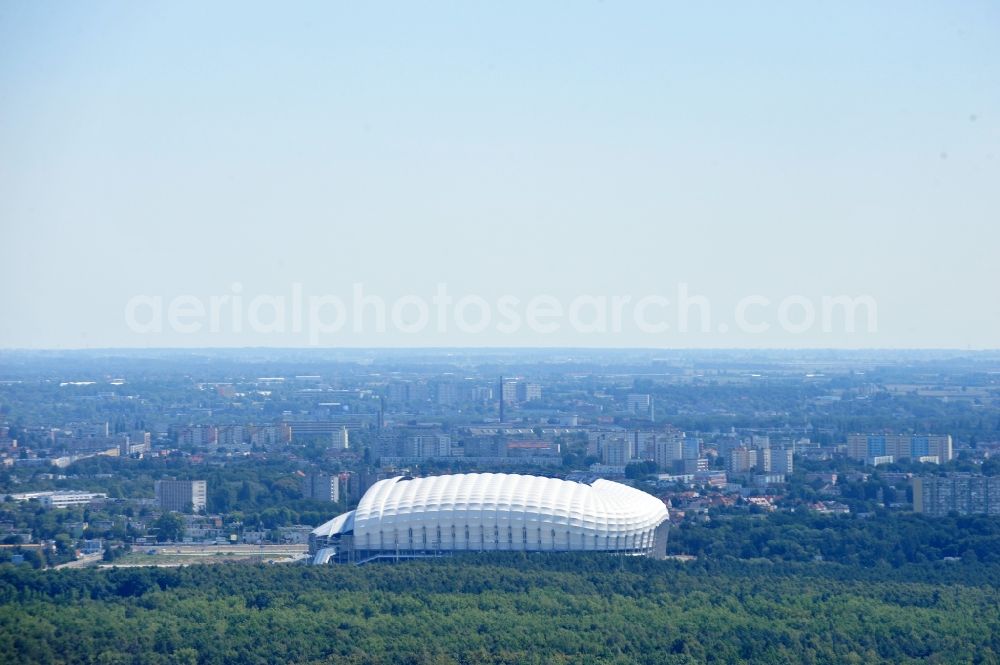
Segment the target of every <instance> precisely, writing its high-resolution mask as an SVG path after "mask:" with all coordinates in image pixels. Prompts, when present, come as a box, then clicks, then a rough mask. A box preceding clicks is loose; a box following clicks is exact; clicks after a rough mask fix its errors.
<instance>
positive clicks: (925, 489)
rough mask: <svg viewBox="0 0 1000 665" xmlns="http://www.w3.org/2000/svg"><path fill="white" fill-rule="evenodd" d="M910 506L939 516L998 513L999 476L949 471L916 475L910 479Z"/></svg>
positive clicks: (915, 509) (999, 496)
mask: <svg viewBox="0 0 1000 665" xmlns="http://www.w3.org/2000/svg"><path fill="white" fill-rule="evenodd" d="M912 482H913V510H914V511H916V512H918V513H923V514H925V515H931V516H934V517H940V516H943V515H947V514H948V513H952V512H955V513H958V514H959V515H974V514H984V515H1000V476H979V475H973V474H971V473H951V474H948V475H947V476H917V477H915V478H914V479H913V481H912Z"/></svg>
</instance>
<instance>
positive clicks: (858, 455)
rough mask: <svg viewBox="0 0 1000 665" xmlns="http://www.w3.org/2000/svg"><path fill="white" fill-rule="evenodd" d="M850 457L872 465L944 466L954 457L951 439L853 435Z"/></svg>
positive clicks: (948, 437)
mask: <svg viewBox="0 0 1000 665" xmlns="http://www.w3.org/2000/svg"><path fill="white" fill-rule="evenodd" d="M847 456H848V457H850V458H851V459H856V460H860V461H863V462H866V463H868V464H872V463H873V461H874V459H875V458H882V459H883V460H884V459H885V458H886V457H892V459H893V461H899V460H903V459H910V460H915V461H921V462H933V463H935V464H943V463H945V462H947V461H949V460H950V459H951V458H952V448H951V436H950V435H947V434H945V435H935V434H851V435H849V436H848V437H847Z"/></svg>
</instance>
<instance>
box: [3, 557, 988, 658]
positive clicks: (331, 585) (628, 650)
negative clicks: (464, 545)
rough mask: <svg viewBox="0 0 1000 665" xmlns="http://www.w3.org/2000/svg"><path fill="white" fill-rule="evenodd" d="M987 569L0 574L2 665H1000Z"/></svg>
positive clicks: (669, 564) (705, 566)
mask: <svg viewBox="0 0 1000 665" xmlns="http://www.w3.org/2000/svg"><path fill="white" fill-rule="evenodd" d="M998 584H1000V572H998V567H997V566H996V565H987V564H984V563H982V562H954V563H948V562H937V563H930V562H928V563H921V564H905V565H902V566H898V567H892V566H890V565H888V564H880V565H875V566H864V565H851V566H847V565H842V564H838V563H830V562H822V563H815V562H813V563H797V562H786V563H781V564H777V563H774V562H770V561H755V562H754V561H741V560H737V559H729V558H720V559H704V558H703V559H699V560H696V561H690V562H676V561H665V562H657V561H652V560H649V559H640V558H623V557H609V556H601V555H596V556H594V555H590V556H588V555H568V554H566V555H553V554H549V555H519V554H507V555H505V554H492V555H489V556H484V555H478V556H467V557H457V558H453V559H441V560H430V561H419V562H408V563H399V564H385V565H372V566H366V567H360V568H356V567H350V566H341V567H300V566H280V565H272V566H261V565H212V566H193V567H188V568H174V569H164V568H136V569H110V570H96V569H88V570H64V571H34V570H31V569H29V568H27V567H24V566H21V567H17V568H15V567H11V566H3V567H0V661H2V662H4V663H206V664H207V663H235V662H239V663H280V662H294V663H341V662H343V663H559V662H563V663H570V662H599V663H703V662H704V663H751V662H752V663H838V664H839V663H866V664H867V663H907V662H930V663H1000V658H998V654H1000V592H998Z"/></svg>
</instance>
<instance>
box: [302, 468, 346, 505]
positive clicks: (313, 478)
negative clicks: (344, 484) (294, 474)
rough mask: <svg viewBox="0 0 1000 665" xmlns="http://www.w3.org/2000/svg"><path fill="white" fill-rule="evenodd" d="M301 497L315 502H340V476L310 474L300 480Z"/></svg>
mask: <svg viewBox="0 0 1000 665" xmlns="http://www.w3.org/2000/svg"><path fill="white" fill-rule="evenodd" d="M302 496H304V497H305V498H307V499H315V500H316V501H330V502H332V503H336V502H337V501H339V500H340V476H338V475H336V474H327V473H310V474H308V475H306V476H305V477H304V478H303V479H302Z"/></svg>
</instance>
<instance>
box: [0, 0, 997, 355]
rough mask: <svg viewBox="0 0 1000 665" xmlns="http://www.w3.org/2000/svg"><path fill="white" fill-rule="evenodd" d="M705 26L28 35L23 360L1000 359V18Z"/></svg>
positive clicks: (523, 7) (169, 19)
mask: <svg viewBox="0 0 1000 665" xmlns="http://www.w3.org/2000/svg"><path fill="white" fill-rule="evenodd" d="M697 4H700V5H709V4H710V6H696V3H667V2H649V3H644V2H623V3H611V2H597V3H594V2H589V3H588V2H548V3H515V2H509V3H506V2H505V3H484V2H472V3H457V2H456V3H435V2H421V3H402V2H400V3H392V2H386V3H333V2H322V3H308V2H296V3H262V4H254V3H248V2H233V3H226V2H212V3H196V2H169V3H168V2H148V3H125V2H122V3H101V2H91V3H57V2H52V1H48V0H42V1H39V2H12V1H8V2H3V3H0V247H2V248H3V256H2V259H0V284H2V286H0V347H3V348H104V347H147V346H148V347H168V346H180V347H205V346H227V347H231V346H311V345H315V346H328V347H336V346H363V347H379V346H596V347H655V348H689V347H690V348H718V347H721V348H732V347H739V348H755V347H767V348H786V347H787V348H802V347H823V348H828V347H830V348H894V347H899V348H922V347H944V348H961V349H966V348H996V347H998V346H1000V297H998V289H997V287H998V285H1000V260H998V256H1000V184H998V183H1000V5H997V4H996V3H991V2H961V3H949V2H935V3H922V2H877V3H876V2H843V3H824V4H819V3H810V2H788V3H779V2H763V3H738V2H731V3H697ZM361 5H364V6H361ZM441 289H444V290H445V291H446V292H447V293H448V294H449V297H450V298H451V301H450V309H448V308H446V307H445V308H442V307H438V306H437V305H435V303H434V298H435V294H438V296H439V300H440V293H441ZM358 292H360V293H362V294H364V296H365V297H367V298H369V300H367V301H364V303H363V305H362V306H361V307H360V309H359V308H358V306H357V303H358V301H359V298H358V297H356V294H357V293H358ZM505 297H506V298H508V300H506V301H505V302H506V307H504V306H503V303H502V302H501V300H502V299H503V298H505ZM838 297H846V298H849V299H851V301H852V302H854V303H862V304H863V305H864V307H863V308H862V309H858V310H857V312H859V314H858V317H857V320H856V322H855V326H853V330H852V329H851V326H849V325H847V317H846V316H840V315H839V314H838V311H839V310H836V309H835V308H834V307H833V306H832V305H827V304H825V303H827V302H828V301H829V302H837V301H830V300H829V299H835V298H838ZM213 299H214V300H213ZM374 299H377V300H378V302H379V303H381V305H379V304H372V303H373V302H374ZM446 300H447V299H444V300H442V302H444V301H446ZM459 301H461V303H462V305H461V307H458V303H459ZM613 301H614V302H618V303H619V305H620V307H619V308H618V312H617V325H616V321H615V320H616V316H615V311H614V307H613V306H612V304H611V303H612V302H613ZM237 303H239V307H237ZM622 303H624V304H622ZM640 303H642V304H641V305H640ZM741 303H742V306H741ZM251 305H252V306H251ZM380 306H384V308H385V309H384V314H385V318H386V319H387V321H386V323H385V325H384V326H379V325H378V324H379V307H380ZM213 308H214V319H213ZM456 309H458V310H460V312H456ZM459 313H461V316H459ZM685 320H686V321H687V323H686V325H685V323H684V321H685ZM505 324H506V325H505Z"/></svg>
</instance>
